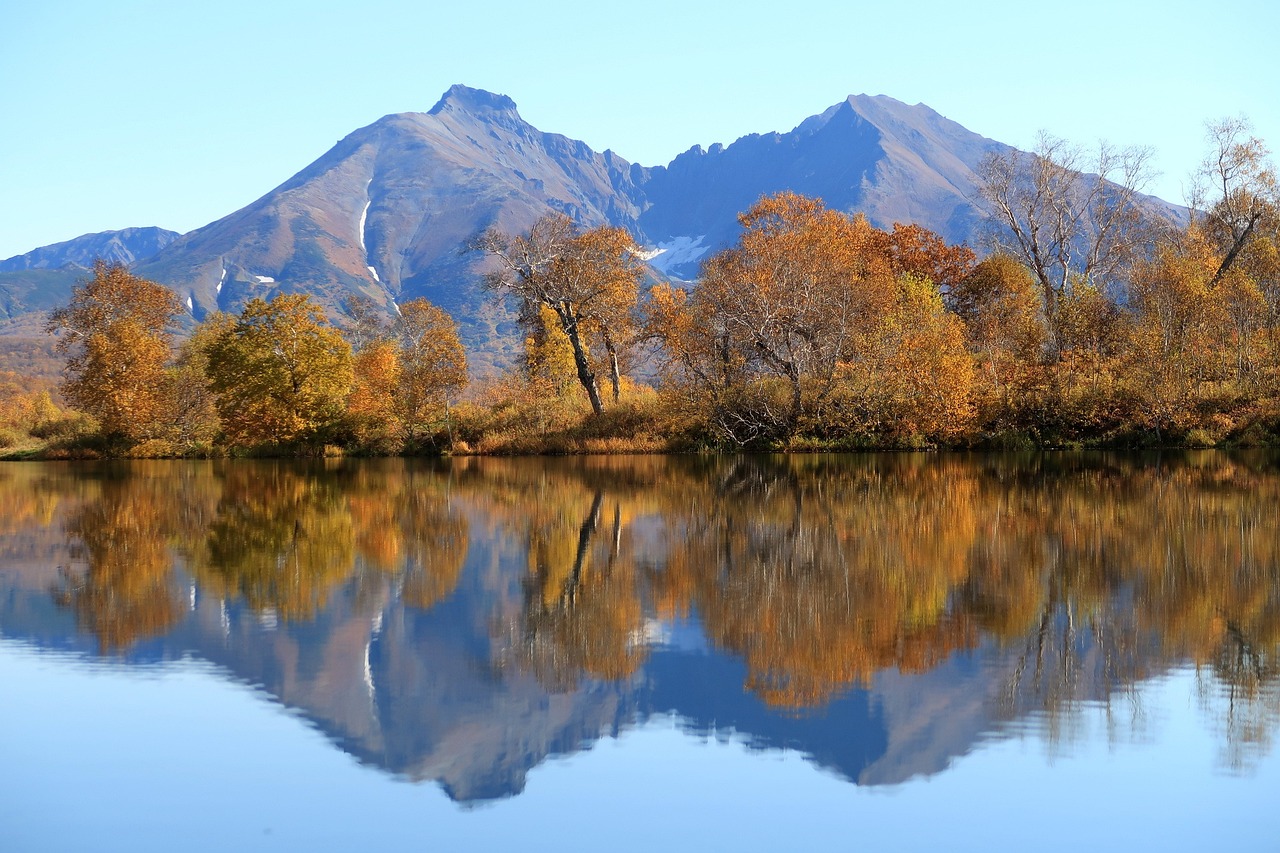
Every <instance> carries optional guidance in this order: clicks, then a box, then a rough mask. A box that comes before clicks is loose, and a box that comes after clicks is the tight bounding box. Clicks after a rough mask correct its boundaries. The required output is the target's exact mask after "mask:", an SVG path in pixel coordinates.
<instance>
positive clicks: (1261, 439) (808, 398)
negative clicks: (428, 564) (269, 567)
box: [0, 120, 1280, 457]
mask: <svg viewBox="0 0 1280 853" xmlns="http://www.w3.org/2000/svg"><path fill="white" fill-rule="evenodd" d="M1209 140H1210V152H1209V154H1208V156H1207V157H1206V159H1205V163H1204V164H1203V166H1202V167H1201V169H1200V171H1199V172H1198V175H1197V181H1196V182H1195V187H1196V189H1195V191H1194V192H1193V198H1192V199H1191V200H1192V202H1193V204H1192V207H1191V208H1190V211H1189V215H1188V216H1187V218H1186V220H1185V221H1174V220H1173V219H1170V218H1168V217H1165V218H1163V219H1161V218H1160V217H1157V216H1154V215H1153V214H1152V212H1151V208H1150V205H1148V204H1147V203H1146V201H1145V200H1144V199H1145V197H1143V196H1142V195H1141V192H1140V190H1141V188H1142V186H1143V183H1144V181H1145V180H1146V178H1147V176H1146V174H1145V170H1146V163H1147V160H1148V157H1149V151H1147V150H1145V149H1126V150H1116V149H1113V148H1111V147H1109V146H1106V145H1102V146H1100V147H1099V148H1098V149H1097V151H1096V152H1095V153H1091V154H1089V155H1086V154H1085V152H1083V151H1082V150H1081V149H1078V148H1075V147H1072V146H1070V145H1068V144H1067V143H1065V142H1063V141H1062V140H1057V139H1053V138H1051V137H1044V138H1042V140H1041V142H1040V144H1039V145H1038V146H1037V149H1036V151H1035V152H1032V153H1029V154H1027V153H1021V152H1016V151H1011V152H1008V153H1004V154H999V153H997V154H992V155H990V156H989V157H988V158H987V160H986V161H985V162H984V164H983V166H982V169H981V178H982V181H983V193H984V196H985V199H986V202H987V206H988V210H989V212H990V217H991V220H990V224H991V225H992V244H991V248H992V251H991V253H990V254H988V255H987V256H986V257H985V258H982V259H981V260H979V258H978V256H977V255H976V254H975V252H974V251H973V250H972V249H970V248H969V247H967V246H963V245H949V244H947V243H946V242H945V241H944V240H942V238H941V237H939V236H938V235H937V234H934V233H932V232H930V231H928V230H927V229H924V228H921V227H919V226H915V225H894V226H893V228H892V229H891V230H887V231H886V230H882V229H879V228H876V227H874V226H872V225H871V224H870V223H868V222H867V221H866V219H865V218H863V217H861V216H848V215H846V214H844V213H841V212H838V211H833V210H830V209H828V208H826V207H825V206H824V205H823V203H822V202H821V200H818V199H812V198H807V197H804V196H801V195H798V194H796V193H791V192H782V193H778V194H776V195H772V196H766V197H764V198H761V199H760V200H759V201H758V202H757V203H756V204H755V205H753V206H752V207H751V208H750V209H749V210H747V211H745V212H744V213H743V214H741V215H740V217H739V219H740V222H741V225H742V234H741V236H740V237H739V239H738V241H737V242H736V243H735V244H734V245H732V246H730V247H727V248H725V249H723V250H721V251H719V252H717V253H715V254H714V255H712V256H710V257H709V258H708V259H707V260H706V261H705V262H704V263H703V265H702V268H701V272H700V275H699V277H698V279H697V280H696V281H695V282H693V283H692V284H691V285H689V286H688V287H684V286H677V285H674V284H671V283H667V282H653V281H652V280H651V272H650V270H649V268H648V267H647V265H646V264H645V263H644V255H643V253H642V252H641V251H640V250H639V248H638V247H637V245H636V242H635V240H634V238H633V236H632V235H630V234H629V233H627V232H626V231H625V230H624V229H621V228H613V227H599V228H594V229H587V230H583V229H582V228H580V227H579V226H577V225H576V224H575V223H574V222H573V221H572V220H570V219H569V218H568V217H565V216H563V215H558V214H553V215H548V216H545V217H543V218H542V219H540V220H539V221H537V222H536V223H535V224H534V225H533V226H532V227H531V228H530V229H529V230H528V231H527V232H524V233H521V234H508V233H503V232H500V231H496V230H491V231H489V232H486V233H484V234H482V235H480V236H479V237H477V238H476V239H475V240H474V241H473V243H472V244H471V246H470V247H469V248H470V249H471V250H472V251H474V252H476V253H478V254H480V255H482V256H484V257H485V258H486V259H487V261H488V267H487V268H488V273H487V274H486V277H485V286H486V287H487V289H488V290H489V291H490V292H491V293H492V294H493V296H494V298H495V299H497V300H501V301H503V302H505V303H506V304H508V305H514V306H515V307H516V309H517V311H518V322H519V327H520V329H521V331H522V333H523V336H524V348H523V354H522V358H521V359H520V361H519V363H518V364H516V365H514V366H513V367H512V368H511V369H510V370H509V371H507V372H506V373H505V374H503V375H501V376H498V377H486V378H484V379H481V380H478V381H472V382H468V377H467V370H466V356H465V352H464V350H463V346H462V344H461V342H460V341H459V338H458V332H457V327H456V324H455V323H454V321H453V320H452V318H450V317H449V316H448V315H447V314H446V313H445V312H443V311H441V310H440V309H439V308H437V307H435V306H433V305H430V304H429V303H427V302H426V301H425V300H414V301H411V302H406V303H404V304H402V305H398V306H394V307H395V310H396V312H397V313H396V315H395V316H394V317H391V318H388V317H387V316H386V315H385V314H384V313H382V312H381V310H380V309H379V308H378V306H376V305H375V304H374V303H373V302H372V301H371V300H368V299H366V298H363V297H354V298H351V299H349V300H348V301H347V302H346V304H345V305H344V308H345V312H346V317H345V318H344V319H343V322H342V324H341V326H339V325H335V323H334V322H333V321H332V319H331V318H329V317H326V316H325V314H324V312H323V311H322V310H321V309H320V308H319V306H317V305H316V304H315V303H314V302H313V301H312V300H311V299H310V298H309V297H308V296H307V295H306V294H302V293H280V294H278V295H276V296H275V297H274V298H273V299H272V300H270V301H264V300H261V299H254V300H251V301H250V302H249V303H247V304H246V305H245V306H244V308H243V310H242V311H241V312H240V313H239V314H238V315H228V314H214V315H211V316H210V317H208V318H206V319H205V321H204V322H202V323H200V324H199V325H198V326H197V327H196V328H195V329H194V331H193V332H192V333H191V335H190V336H189V337H188V338H186V339H185V340H183V341H181V342H178V341H177V340H176V338H175V335H174V331H175V328H176V321H177V318H178V317H179V316H180V314H181V312H182V306H181V304H180V303H179V301H178V298H177V296H176V295H174V294H173V293H172V291H170V290H168V289H167V288H165V287H163V286H162V285H159V284H156V283H154V282H149V281H146V280H144V279H140V278H138V277H136V276H133V275H132V274H131V273H129V271H128V270H127V269H125V268H123V267H120V266H110V265H107V264H105V263H100V264H98V265H97V266H96V267H95V270H94V275H93V278H92V279H91V280H88V281H86V282H84V283H83V284H82V285H81V286H79V287H77V288H76V290H75V291H74V293H73V296H72V298H71V301H70V302H69V303H68V304H67V305H66V306H64V307H62V308H60V309H58V310H57V311H55V312H53V314H52V315H51V317H50V319H49V322H48V325H47V331H49V332H50V333H53V334H55V335H56V336H57V348H58V351H59V352H60V353H62V354H63V355H64V356H65V357H66V358H67V363H66V371H65V379H64V382H63V383H62V385H61V386H60V389H59V390H60V391H61V395H62V397H63V399H64V400H65V403H66V406H62V405H59V404H58V401H56V400H55V399H54V398H53V396H52V395H50V394H49V393H48V392H47V391H34V392H31V391H28V392H21V391H17V390H16V389H11V391H10V393H7V394H6V395H4V398H3V407H2V408H0V448H2V447H5V446H7V447H10V448H17V449H18V451H19V452H20V453H26V454H32V453H38V454H43V455H45V456H70V457H84V456H98V455H108V456H210V455H224V454H268V455H320V454H329V455H333V454H345V453H355V454H397V453H464V454H465V453H538V452H549V453H583V452H654V451H659V452H673V451H688V450H703V449H742V448H746V449H770V450H850V449H888V448H895V449H896V448H943V447H991V448H1023V447H1062V446H1080V445H1091V446H1093V445H1105V446H1151V445H1182V446H1196V447H1208V446H1219V445H1259V444H1272V443H1273V442H1274V441H1276V439H1277V436H1278V435H1280V190H1278V189H1277V181H1276V178H1275V172H1274V167H1273V166H1272V164H1271V162H1270V159H1269V152H1268V150H1267V147H1266V145H1265V144H1264V143H1263V142H1262V141H1261V140H1259V139H1257V138H1255V137H1253V136H1251V135H1250V132H1249V128H1248V125H1247V124H1246V123H1244V122H1242V121H1239V120H1229V121H1224V122H1220V123H1218V124H1216V125H1211V126H1210V134H1209ZM1144 205H1145V206H1144ZM11 455H12V453H11Z"/></svg>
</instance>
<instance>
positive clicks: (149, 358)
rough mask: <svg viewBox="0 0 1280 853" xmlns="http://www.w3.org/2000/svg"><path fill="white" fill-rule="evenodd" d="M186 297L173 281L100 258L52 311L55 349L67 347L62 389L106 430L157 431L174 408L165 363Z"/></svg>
mask: <svg viewBox="0 0 1280 853" xmlns="http://www.w3.org/2000/svg"><path fill="white" fill-rule="evenodd" d="M180 310H181V305H180V304H179V302H178V297H177V296H175V295H174V294H173V292H172V291H171V290H169V289H168V288H166V287H164V286H162V285H159V284H156V283H155V282H153V281H147V280H146V279H144V278H139V277H138V276H135V275H132V274H131V273H130V272H129V271H128V270H127V269H126V268H125V267H124V266H123V265H122V264H108V263H106V262H105V261H102V260H99V261H97V262H96V263H95V264H94V267H93V278H92V279H90V280H89V281H87V282H85V283H83V284H81V285H79V286H78V287H76V288H75V290H74V291H73V292H72V295H71V301H70V302H69V303H68V304H67V305H65V306H63V307H61V308H58V309H57V310H55V311H53V312H52V314H50V316H49V322H48V324H47V325H46V331H48V332H49V333H51V334H58V335H59V338H58V342H57V351H58V352H60V353H63V354H70V357H69V358H68V360H67V366H66V380H65V381H64V382H63V384H62V393H63V395H64V396H65V397H66V398H67V400H68V402H70V403H71V404H72V405H73V406H75V407H76V408H78V409H80V410H82V411H84V412H86V413H88V414H90V415H92V416H93V417H94V418H95V419H97V421H98V426H99V429H100V430H101V431H102V433H103V434H104V435H106V436H108V437H111V438H116V439H123V440H125V441H128V442H135V441H140V440H143V439H147V438H153V437H156V436H157V435H158V434H159V433H160V431H161V429H162V428H163V426H164V422H165V419H166V417H167V416H168V414H169V412H170V408H171V406H170V400H169V391H170V390H171V389H170V386H169V382H168V381H167V377H166V374H165V368H166V366H167V365H168V363H169V360H170V359H171V358H172V355H173V353H172V328H173V325H174V322H175V320H176V318H177V315H178V312H179V311H180Z"/></svg>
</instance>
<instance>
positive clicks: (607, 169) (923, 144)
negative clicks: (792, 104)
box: [0, 86, 1171, 372]
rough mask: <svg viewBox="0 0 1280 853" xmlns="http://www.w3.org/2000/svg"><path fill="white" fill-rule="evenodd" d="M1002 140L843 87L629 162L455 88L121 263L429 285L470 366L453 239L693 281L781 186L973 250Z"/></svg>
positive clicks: (485, 349)
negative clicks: (608, 249)
mask: <svg viewBox="0 0 1280 853" xmlns="http://www.w3.org/2000/svg"><path fill="white" fill-rule="evenodd" d="M1003 150H1008V146H1005V145H1003V144H1001V143H999V142H995V141H993V140H991V139H987V138H985V137H983V136H980V135H978V134H976V133H973V132H972V131H969V130H966V129H965V128H964V127H962V126H960V125H959V124H957V123H955V122H954V121H951V120H949V119H947V118H944V117H943V116H941V115H939V114H938V113H936V112H934V111H933V110H931V109H929V108H928V107H926V106H924V105H923V104H917V105H915V106H909V105H907V104H904V103H901V102H899V101H896V100H894V99H892V98H889V97H885V96H883V95H879V96H868V95H855V96H851V97H849V98H848V99H846V100H844V101H842V102H840V103H838V104H836V105H834V106H832V107H830V108H829V109H827V110H825V111H824V112H822V113H821V114H819V115H815V116H811V117H810V118H807V119H805V120H804V121H802V122H801V123H800V124H799V125H798V126H796V127H795V128H794V129H793V130H791V131H789V132H785V133H767V134H763V135H760V134H752V135H749V136H745V137H743V138H741V139H739V140H737V141H736V142H734V143H733V144H731V145H728V146H724V145H720V144H717V145H713V146H711V147H710V148H709V149H706V150H704V149H702V148H701V147H697V146H695V147H694V148H691V149H689V150H688V151H686V152H685V153H683V154H681V155H679V156H678V157H676V158H675V159H674V160H673V161H672V162H671V163H669V164H668V165H666V166H656V167H643V166H639V165H636V164H632V163H630V162H628V161H626V160H624V159H622V158H621V157H619V156H618V155H616V154H614V153H613V152H612V151H607V150H606V151H605V152H603V153H598V152H596V151H594V150H592V149H591V148H590V147H589V146H587V145H586V144H585V143H583V142H579V141H576V140H573V139H569V138H567V137H565V136H561V135H559V134H553V133H545V132H543V131H541V130H538V129H537V128H535V127H533V126H532V125H530V124H529V123H527V122H526V121H524V119H522V118H521V117H520V114H519V112H518V111H517V109H516V105H515V103H514V102H513V101H512V100H511V99H510V98H508V97H506V96H505V95H496V94H492V93H490V92H485V91H481V90H478V89H470V88H467V87H465V86H454V87H452V88H451V89H449V91H447V92H446V93H445V94H444V96H443V97H442V98H441V99H440V101H439V102H438V103H437V104H436V105H435V106H434V107H432V109H431V110H430V111H429V112H426V113H401V114H396V115H389V116H385V117H384V118H382V119H379V120H378V121H376V122H374V123H373V124H371V125H369V126H368V127H364V128H361V129H359V130H357V131H355V132H354V133H351V134H350V135H348V136H347V137H346V138H344V139H342V140H340V141H339V142H338V143H337V144H336V145H335V146H334V147H333V148H332V149H331V150H330V151H329V152H328V153H326V154H325V155H324V156H322V157H321V158H320V159H318V160H317V161H315V162H314V163H312V164H311V165H310V166H308V167H307V168H305V169H303V170H302V171H301V172H299V173H298V174H296V175H294V176H293V177H292V178H290V179H289V180H288V181H286V182H285V183H283V184H281V185H280V186H279V187H277V188H276V189H274V190H272V191H271V192H269V193H267V194H266V195H264V196H263V197H262V198H260V199H258V200H257V201H255V202H253V203H252V204H249V205H248V206H246V207H244V208H242V209H240V210H238V211H236V212H234V213H232V214H230V215H228V216H226V217H223V218H222V219H219V220H217V221H215V222H212V223H210V224H209V225H206V226H204V227H203V228H200V229H197V230H195V231H192V232H191V233H189V234H186V235H184V236H182V237H180V238H178V239H177V240H174V241H173V242H172V243H171V244H169V245H167V246H165V247H164V248H162V249H161V250H160V251H158V252H156V253H155V254H154V255H151V256H150V257H145V258H144V257H142V256H140V255H137V256H135V261H137V263H136V265H135V271H136V272H137V273H138V274H140V275H143V276H145V277H148V278H151V279H154V280H156V281H160V282H163V283H164V284H167V285H169V286H170V287H173V288H174V289H175V290H176V291H177V292H178V294H179V296H180V297H181V298H182V299H183V301H184V302H185V303H186V304H187V306H188V309H189V310H190V313H191V317H192V319H194V320H199V319H201V318H203V317H204V316H205V315H206V314H208V313H209V312H211V311H214V310H231V311H234V310H238V308H239V306H241V305H242V304H243V303H244V302H245V301H246V300H248V299H250V298H252V297H254V296H263V297H270V296H271V295H273V294H274V293H276V292H279V291H307V292H310V293H312V294H314V295H315V296H316V298H317V299H318V300H319V301H320V302H321V303H322V304H324V305H325V306H326V308H327V309H328V310H329V311H330V312H331V313H332V314H334V315H337V314H339V313H340V312H341V306H342V303H343V300H344V299H345V298H346V297H347V296H349V295H352V294H361V295H364V296H367V297H370V298H372V299H373V300H374V301H375V302H377V303H378V304H381V305H382V306H384V308H386V310H387V311H388V312H390V311H393V310H394V303H396V302H403V301H405V300H407V299H413V298H416V297H426V298H428V299H430V300H431V301H432V302H434V303H436V304H438V305H440V306H442V307H443V308H445V309H446V310H448V311H449V312H450V313H451V314H452V315H453V316H454V317H455V318H456V319H457V320H458V321H459V325H460V331H461V334H462V338H463V341H464V342H465V343H466V344H467V346H468V349H469V351H470V353H471V356H472V360H473V365H474V366H475V367H477V368H479V370H478V371H477V372H483V371H484V370H485V369H487V368H490V367H496V366H500V365H503V364H505V363H508V362H509V361H510V359H511V358H512V357H513V356H514V351H515V348H516V345H517V343H518V341H519V336H518V335H516V334H514V332H515V328H514V326H513V325H512V322H511V319H512V318H511V315H510V313H509V312H508V311H506V310H505V309H504V308H502V307H501V306H499V305H496V304H495V303H494V301H493V300H492V299H491V298H490V297H489V296H488V295H487V294H485V293H484V292H483V290H482V289H481V287H480V275H479V267H480V265H481V263H482V260H483V259H482V258H480V257H478V256H476V255H474V254H471V253H468V252H466V251H464V247H465V245H466V243H467V241H468V239H469V238H471V237H472V236H474V235H476V234H477V233H479V232H480V231H482V230H483V229H485V228H487V227H490V226H496V227H498V228H501V229H504V230H508V231H520V230H524V229H526V228H527V227H528V226H529V225H530V224H532V222H533V221H534V220H535V219H537V218H538V217H539V216H541V215H543V214H545V213H546V212H548V211H561V212H563V213H566V214H568V215H569V216H571V217H573V218H574V219H575V220H577V221H578V222H579V223H580V224H582V225H583V226H585V227H594V226H598V225H603V224H610V225H618V226H623V227H626V228H628V229H629V230H631V232H632V233H633V234H634V235H635V236H636V238H637V240H638V241H639V242H640V243H642V244H643V245H644V246H645V247H646V248H647V250H648V251H647V255H648V256H649V258H650V264H651V265H652V266H653V267H654V268H655V270H656V272H657V273H658V274H661V275H664V276H669V277H673V278H677V279H684V280H690V279H692V278H693V277H695V276H696V274H697V270H698V265H699V263H700V262H701V260H702V259H703V258H705V257H706V255H707V254H708V253H710V252H712V251H715V250H716V249H718V248H720V247H722V246H724V245H726V244H728V243H730V242H732V241H733V240H734V239H735V237H736V236H737V234H738V227H739V226H738V224H737V215H738V214H739V213H740V212H742V211H743V210H745V209H746V208H747V207H749V206H750V205H751V204H752V203H754V202H755V201H756V200H757V199H759V198H760V197H761V196H762V195H765V194H768V193H773V192H777V191H780V190H784V189H790V190H794V191H797V192H800V193H804V194H806V195H813V196H819V197H821V198H822V199H824V200H825V202H826V203H827V205H828V206H830V207H833V208H835V209H838V210H842V211H846V212H849V213H855V212H860V213H863V214H865V215H866V216H867V218H868V219H869V220H870V221H871V223H872V224H874V225H876V226H879V227H882V228H888V227H891V226H892V224H893V223H894V222H912V223H917V224H919V225H923V226H924V227H926V228H929V229H931V230H933V231H936V232H938V233H939V234H941V235H942V236H943V237H944V238H946V239H947V240H948V241H951V242H968V243H970V245H977V243H978V239H977V238H978V229H979V226H980V224H981V222H982V218H983V217H982V212H981V210H980V209H979V207H978V206H977V202H976V200H977V199H978V191H977V184H978V182H977V177H976V174H975V169H976V168H977V166H978V164H979V163H980V161H981V160H982V158H983V157H984V156H985V155H986V154H987V153H988V152H991V151H1003ZM1153 204H1155V205H1157V206H1162V207H1163V209H1164V210H1169V209H1171V207H1170V206H1168V205H1164V203H1163V202H1158V201H1153ZM73 242H74V241H73ZM50 248H51V249H52V248H55V247H50ZM42 251H45V250H37V252H33V253H31V254H30V255H27V256H23V257H24V258H29V257H34V256H36V255H38V254H40V252H42ZM15 260H16V259H15ZM67 286H68V285H67V284H66V282H61V283H59V284H58V286H57V287H55V288H53V291H54V292H55V293H58V294H61V292H62V290H63V289H65V287H67ZM39 289H40V288H39V286H38V284H32V282H31V281H30V280H26V281H24V282H19V283H10V282H8V281H7V279H6V275H5V274H3V273H0V315H3V316H8V317H15V316H18V315H19V314H21V313H22V312H23V311H30V310H41V309H43V308H46V307H48V305H50V304H58V302H57V301H56V300H52V298H45V299H43V300H42V299H40V298H36V297H34V296H33V290H39Z"/></svg>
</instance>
